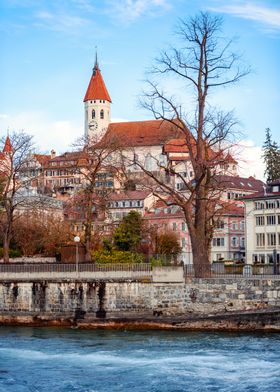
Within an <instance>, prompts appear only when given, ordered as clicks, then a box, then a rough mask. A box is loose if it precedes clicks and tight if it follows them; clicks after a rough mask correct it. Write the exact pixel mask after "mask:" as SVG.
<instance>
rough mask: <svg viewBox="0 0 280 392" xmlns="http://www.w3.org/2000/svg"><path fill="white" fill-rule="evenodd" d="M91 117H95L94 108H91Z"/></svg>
mask: <svg viewBox="0 0 280 392" xmlns="http://www.w3.org/2000/svg"><path fill="white" fill-rule="evenodd" d="M91 118H95V110H94V109H92V112H91Z"/></svg>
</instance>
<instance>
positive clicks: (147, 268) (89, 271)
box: [0, 263, 152, 280]
mask: <svg viewBox="0 0 280 392" xmlns="http://www.w3.org/2000/svg"><path fill="white" fill-rule="evenodd" d="M151 276H152V267H151V264H145V263H142V264H94V263H80V264H78V265H76V264H0V280H5V279H7V280H12V279H30V278H32V279H61V278H62V279H72V278H77V277H79V278H83V279H87V278H88V279H109V280H110V279H116V280H120V279H137V278H150V277H151Z"/></svg>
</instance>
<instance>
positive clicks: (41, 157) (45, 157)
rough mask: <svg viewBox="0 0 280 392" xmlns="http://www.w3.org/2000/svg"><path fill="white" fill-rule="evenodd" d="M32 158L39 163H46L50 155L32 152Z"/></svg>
mask: <svg viewBox="0 0 280 392" xmlns="http://www.w3.org/2000/svg"><path fill="white" fill-rule="evenodd" d="M34 159H36V161H38V162H39V163H40V165H42V166H43V165H46V164H47V163H48V162H49V160H50V159H51V156H50V155H44V154H34Z"/></svg>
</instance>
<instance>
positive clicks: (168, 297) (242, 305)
mask: <svg viewBox="0 0 280 392" xmlns="http://www.w3.org/2000/svg"><path fill="white" fill-rule="evenodd" d="M274 306H280V281H279V280H248V279H238V280H233V279H208V280H207V279H193V280H190V281H189V282H187V283H143V282H88V283H85V282H61V283H58V282H44V281H42V282H13V283H3V282H2V283H0V314H1V315H3V314H5V313H7V312H16V313H28V314H32V315H37V314H46V315H51V314H55V315H57V314H59V315H60V316H61V317H64V316H66V315H69V314H74V313H75V312H77V311H78V312H82V313H84V314H91V315H95V314H96V312H101V313H100V314H102V312H103V313H104V312H106V313H107V315H112V316H114V315H116V316H117V315H118V314H120V313H122V314H124V313H125V314H126V315H128V316H129V314H130V313H135V312H143V313H146V314H148V315H151V314H155V315H184V314H189V313H204V314H210V313H211V314H213V313H217V312H224V311H243V310H255V309H265V308H270V307H274Z"/></svg>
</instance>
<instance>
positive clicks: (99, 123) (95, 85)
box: [84, 54, 112, 141]
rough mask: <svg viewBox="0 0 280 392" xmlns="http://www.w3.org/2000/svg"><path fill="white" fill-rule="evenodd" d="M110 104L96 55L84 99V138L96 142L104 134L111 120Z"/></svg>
mask: <svg viewBox="0 0 280 392" xmlns="http://www.w3.org/2000/svg"><path fill="white" fill-rule="evenodd" d="M111 102H112V101H111V98H110V95H109V93H108V91H107V88H106V85H105V83H104V80H103V78H102V75H101V72H100V69H99V65H98V61H97V54H96V58H95V65H94V68H93V72H92V77H91V79H90V82H89V85H88V88H87V92H86V95H85V98H84V104H85V137H89V138H90V139H92V140H93V141H97V140H99V139H100V138H101V137H102V135H103V134H104V133H105V132H106V130H107V128H108V125H109V124H110V119H111Z"/></svg>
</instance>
